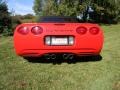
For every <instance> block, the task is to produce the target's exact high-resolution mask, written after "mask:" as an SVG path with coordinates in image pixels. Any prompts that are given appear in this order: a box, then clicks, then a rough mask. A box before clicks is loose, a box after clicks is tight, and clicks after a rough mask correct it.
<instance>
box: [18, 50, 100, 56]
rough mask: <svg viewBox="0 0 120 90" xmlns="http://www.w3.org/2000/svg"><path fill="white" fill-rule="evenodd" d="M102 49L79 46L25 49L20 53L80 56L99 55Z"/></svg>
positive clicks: (26, 54)
mask: <svg viewBox="0 0 120 90" xmlns="http://www.w3.org/2000/svg"><path fill="white" fill-rule="evenodd" d="M100 51H101V50H96V49H92V48H79V49H24V50H22V51H21V52H20V53H18V55H20V56H30V57H39V56H42V55H45V54H52V53H63V54H65V53H70V54H75V55H78V56H90V55H99V53H100Z"/></svg>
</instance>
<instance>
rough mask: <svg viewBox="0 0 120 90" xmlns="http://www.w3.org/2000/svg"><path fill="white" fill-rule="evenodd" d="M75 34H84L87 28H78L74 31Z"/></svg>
mask: <svg viewBox="0 0 120 90" xmlns="http://www.w3.org/2000/svg"><path fill="white" fill-rule="evenodd" d="M76 32H77V33H79V34H85V33H86V32H87V28H85V27H78V28H77V29H76Z"/></svg>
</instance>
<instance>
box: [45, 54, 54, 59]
mask: <svg viewBox="0 0 120 90" xmlns="http://www.w3.org/2000/svg"><path fill="white" fill-rule="evenodd" d="M45 59H47V60H50V59H53V60H54V59H56V55H55V54H45Z"/></svg>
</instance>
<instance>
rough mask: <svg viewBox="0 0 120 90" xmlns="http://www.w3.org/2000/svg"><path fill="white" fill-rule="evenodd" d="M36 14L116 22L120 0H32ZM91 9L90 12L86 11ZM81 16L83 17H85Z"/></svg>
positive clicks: (119, 9) (118, 15) (38, 15)
mask: <svg viewBox="0 0 120 90" xmlns="http://www.w3.org/2000/svg"><path fill="white" fill-rule="evenodd" d="M33 9H34V11H35V13H36V16H37V17H38V19H39V17H40V16H84V17H88V16H86V15H87V14H86V13H89V14H88V15H89V18H88V19H90V20H91V19H92V21H95V22H97V23H117V22H118V21H119V19H120V0H34V7H33ZM87 9H91V12H87ZM84 17H83V19H85V18H84Z"/></svg>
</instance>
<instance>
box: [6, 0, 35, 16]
mask: <svg viewBox="0 0 120 90" xmlns="http://www.w3.org/2000/svg"><path fill="white" fill-rule="evenodd" d="M10 1H11V2H10ZM10 1H9V3H8V6H9V9H11V10H14V11H15V14H21V15H25V14H28V13H31V14H34V11H33V10H32V6H33V5H32V3H33V2H32V1H31V0H30V1H29V2H31V3H25V1H22V0H21V2H20V1H19V0H10ZM26 2H28V1H26Z"/></svg>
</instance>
